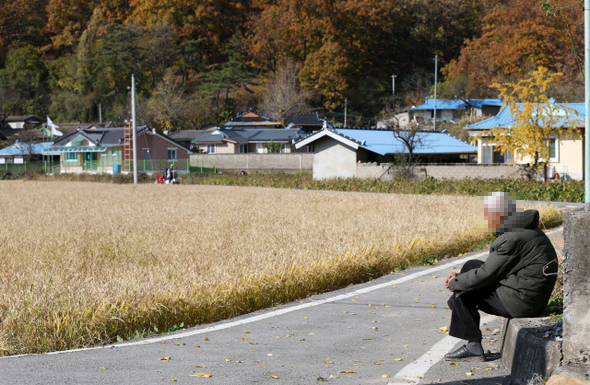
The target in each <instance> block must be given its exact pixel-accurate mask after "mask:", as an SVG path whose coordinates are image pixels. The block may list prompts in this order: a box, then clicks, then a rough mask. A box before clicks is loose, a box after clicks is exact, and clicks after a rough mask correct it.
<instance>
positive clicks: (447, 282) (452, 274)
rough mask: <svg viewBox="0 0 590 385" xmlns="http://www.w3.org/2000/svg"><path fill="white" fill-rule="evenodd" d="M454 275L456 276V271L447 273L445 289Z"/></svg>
mask: <svg viewBox="0 0 590 385" xmlns="http://www.w3.org/2000/svg"><path fill="white" fill-rule="evenodd" d="M456 276H457V273H456V272H454V271H453V272H452V273H451V274H449V277H448V278H447V280H446V281H445V288H447V289H448V288H449V282H451V281H452V280H453V279H455V277H456Z"/></svg>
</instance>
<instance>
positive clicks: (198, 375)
mask: <svg viewBox="0 0 590 385" xmlns="http://www.w3.org/2000/svg"><path fill="white" fill-rule="evenodd" d="M189 376H191V377H213V375H212V374H209V373H195V374H189Z"/></svg>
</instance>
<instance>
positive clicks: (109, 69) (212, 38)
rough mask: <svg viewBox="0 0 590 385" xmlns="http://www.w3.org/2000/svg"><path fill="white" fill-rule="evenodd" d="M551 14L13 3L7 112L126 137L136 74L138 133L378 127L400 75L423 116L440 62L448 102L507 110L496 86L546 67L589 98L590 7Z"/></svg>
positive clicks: (465, 5) (386, 5) (2, 81)
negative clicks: (255, 122) (270, 126)
mask: <svg viewBox="0 0 590 385" xmlns="http://www.w3.org/2000/svg"><path fill="white" fill-rule="evenodd" d="M543 4H544V5H545V8H546V9H544V8H543V7H542V4H541V2H539V1H538V0H491V1H484V0H473V1H464V0H443V1H435V2H433V1H431V0H345V1H341V0H193V1H186V0H108V1H102V0H101V1H98V0H26V1H25V0H10V1H9V0H2V1H1V2H0V103H1V105H0V111H2V112H3V113H5V114H9V115H25V114H34V115H37V116H40V117H43V116H45V114H49V115H50V116H51V117H52V119H53V120H55V121H56V122H67V121H71V122H77V121H83V122H84V121H96V120H98V116H99V108H100V109H101V112H102V117H103V119H107V120H114V121H115V123H116V124H121V122H122V121H123V119H129V99H130V97H129V91H128V86H129V85H130V78H131V74H135V75H136V77H137V79H138V86H137V87H138V92H139V97H138V101H139V109H138V119H139V120H140V123H142V124H143V123H148V124H150V126H152V127H155V128H158V129H168V130H175V129H195V128H200V127H203V126H205V125H207V124H210V123H212V124H218V123H221V122H224V121H225V120H226V119H228V118H230V117H232V116H235V113H236V112H237V111H244V110H246V109H248V108H257V109H259V110H261V111H262V112H263V113H265V114H267V115H270V117H273V118H276V119H281V120H284V119H285V118H286V117H287V116H288V115H289V114H291V113H294V112H303V111H309V110H311V109H316V110H319V111H321V112H330V111H334V112H343V108H344V103H345V99H348V113H349V115H353V116H357V117H358V116H364V117H369V118H372V117H373V116H375V115H377V113H378V112H379V111H381V110H383V109H384V107H385V106H386V105H387V106H389V105H391V99H390V98H391V75H392V74H396V75H397V76H398V78H397V90H396V96H397V98H398V99H399V100H398V101H397V104H398V106H403V105H408V106H411V105H415V104H419V103H421V102H422V101H423V98H424V97H425V96H427V95H428V94H429V88H430V87H431V86H432V85H433V78H434V73H433V72H434V63H433V58H434V56H435V55H438V56H439V59H440V65H439V68H442V72H441V74H440V75H441V76H440V77H439V79H442V81H443V82H444V83H441V87H440V91H439V97H451V98H456V97H458V98H463V97H477V96H494V94H493V92H492V91H490V89H489V88H488V86H489V84H491V83H492V82H501V81H504V80H508V79H513V78H515V77H516V78H517V77H520V76H522V75H523V74H525V73H526V72H527V71H529V70H530V69H534V68H537V67H538V66H539V65H543V66H545V67H548V68H549V69H550V70H552V71H560V72H563V73H564V74H565V75H566V76H565V79H564V81H563V82H562V86H561V87H560V89H558V90H555V96H556V97H561V98H572V97H575V96H580V95H578V94H579V93H580V92H582V91H581V88H580V87H576V82H579V81H580V79H581V74H580V72H579V62H578V61H577V59H576V55H577V54H579V53H580V52H582V41H583V39H582V33H583V23H582V22H583V12H582V3H573V4H569V3H566V2H565V1H564V0H557V1H553V0H552V1H545V2H543ZM560 6H563V8H560ZM550 7H553V9H552V10H551V9H549V8H550ZM547 10H549V12H548V13H547ZM562 16H563V17H562ZM566 21H567V23H566ZM443 76H444V77H443ZM349 122H352V124H365V123H367V122H368V121H367V120H363V119H357V121H350V120H349ZM373 122H374V121H373Z"/></svg>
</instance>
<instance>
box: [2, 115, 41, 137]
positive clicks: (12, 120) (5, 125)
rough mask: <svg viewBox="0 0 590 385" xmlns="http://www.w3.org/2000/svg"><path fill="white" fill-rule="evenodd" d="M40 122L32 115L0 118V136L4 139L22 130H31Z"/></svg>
mask: <svg viewBox="0 0 590 385" xmlns="http://www.w3.org/2000/svg"><path fill="white" fill-rule="evenodd" d="M39 124H41V121H40V120H39V119H38V118H36V117H34V116H31V115H29V116H9V117H6V118H3V119H2V120H0V138H1V139H3V140H6V139H8V138H10V137H11V136H14V135H17V136H18V134H19V133H20V132H21V131H23V130H31V129H33V128H36V127H37V126H39Z"/></svg>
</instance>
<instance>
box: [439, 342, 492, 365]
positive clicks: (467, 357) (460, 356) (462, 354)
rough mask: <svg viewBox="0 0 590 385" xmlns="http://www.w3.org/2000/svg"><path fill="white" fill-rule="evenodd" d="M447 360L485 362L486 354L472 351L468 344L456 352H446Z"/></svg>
mask: <svg viewBox="0 0 590 385" xmlns="http://www.w3.org/2000/svg"><path fill="white" fill-rule="evenodd" d="M445 360H447V361H469V362H483V361H485V360H486V356H485V355H483V354H481V355H477V354H473V353H471V352H470V351H469V350H468V349H467V346H466V345H463V346H461V347H460V348H459V349H457V350H455V351H454V352H451V353H447V354H445Z"/></svg>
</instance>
